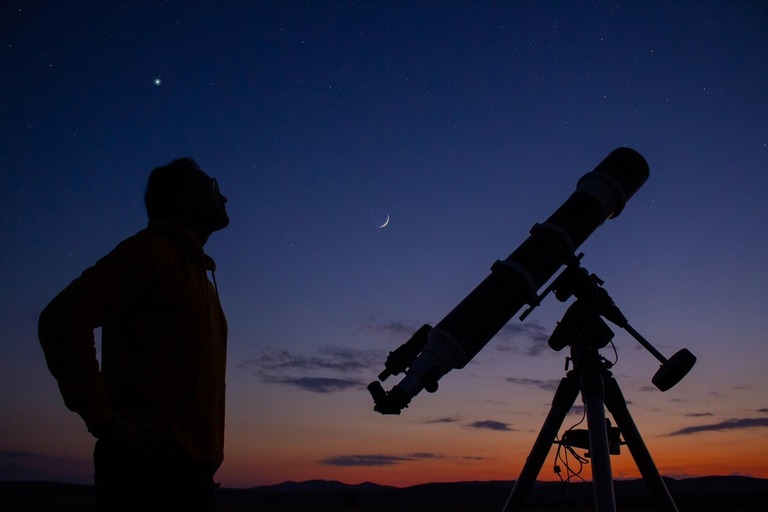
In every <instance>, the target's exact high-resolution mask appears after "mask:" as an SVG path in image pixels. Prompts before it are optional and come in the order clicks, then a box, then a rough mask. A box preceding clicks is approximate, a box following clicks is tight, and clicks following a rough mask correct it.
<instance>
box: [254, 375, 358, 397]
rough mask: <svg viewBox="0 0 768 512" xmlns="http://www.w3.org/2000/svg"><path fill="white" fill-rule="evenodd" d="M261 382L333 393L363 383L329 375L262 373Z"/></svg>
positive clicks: (314, 391)
mask: <svg viewBox="0 0 768 512" xmlns="http://www.w3.org/2000/svg"><path fill="white" fill-rule="evenodd" d="M261 380H262V382H266V383H268V384H283V385H286V386H293V387H296V388H300V389H303V390H304V391H311V392H313V393H323V394H325V393H333V392H335V391H344V390H345V389H350V388H362V387H363V386H364V385H365V383H364V382H363V381H362V380H358V379H334V378H330V377H276V376H274V375H263V376H262V377H261Z"/></svg>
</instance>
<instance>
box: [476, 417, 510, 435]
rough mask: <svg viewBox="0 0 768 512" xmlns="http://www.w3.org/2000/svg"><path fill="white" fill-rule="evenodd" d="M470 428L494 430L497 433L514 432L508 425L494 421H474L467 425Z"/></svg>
mask: <svg viewBox="0 0 768 512" xmlns="http://www.w3.org/2000/svg"><path fill="white" fill-rule="evenodd" d="M467 426H468V427H470V428H477V429H485V430H495V431H497V432H514V430H515V429H513V428H511V427H510V426H509V424H508V423H502V422H501V421H495V420H484V421H475V422H473V423H470V424H469V425H467Z"/></svg>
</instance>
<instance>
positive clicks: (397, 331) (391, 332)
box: [361, 319, 421, 343]
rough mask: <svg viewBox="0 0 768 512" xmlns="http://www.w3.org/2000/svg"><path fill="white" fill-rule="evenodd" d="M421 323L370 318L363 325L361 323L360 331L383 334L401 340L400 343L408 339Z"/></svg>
mask: <svg viewBox="0 0 768 512" xmlns="http://www.w3.org/2000/svg"><path fill="white" fill-rule="evenodd" d="M420 327H421V324H416V323H415V322H414V323H405V322H385V321H381V320H375V319H371V320H369V321H368V322H367V323H366V324H365V325H363V327H362V329H361V331H363V332H368V333H374V334H384V335H385V336H386V337H387V338H390V339H396V340H401V343H405V342H406V341H408V340H409V339H410V338H411V336H413V333H415V332H416V331H417V330H419V328H420Z"/></svg>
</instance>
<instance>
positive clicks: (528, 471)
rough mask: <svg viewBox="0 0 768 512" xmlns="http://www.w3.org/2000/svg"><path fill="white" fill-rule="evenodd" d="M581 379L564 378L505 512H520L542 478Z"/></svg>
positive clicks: (505, 507)
mask: <svg viewBox="0 0 768 512" xmlns="http://www.w3.org/2000/svg"><path fill="white" fill-rule="evenodd" d="M577 380H578V379H576V378H573V377H570V376H568V377H564V378H563V379H561V380H560V384H559V385H558V386H557V391H555V396H554V398H553V399H552V407H550V409H549V414H547V418H546V419H545V420H544V425H543V426H542V427H541V431H540V432H539V435H538V437H537V438H536V442H535V443H534V444H533V448H532V449H531V453H530V455H528V458H527V459H526V460H525V465H523V470H522V472H521V473H520V476H519V477H518V479H517V482H515V486H514V487H513V488H512V493H511V494H510V495H509V498H508V499H507V503H506V504H505V505H504V509H503V512H512V511H516V510H520V509H521V507H522V506H523V503H524V502H525V499H526V498H527V497H528V493H529V492H530V490H531V487H533V484H534V483H535V482H536V477H538V476H539V471H541V467H542V465H543V464H544V460H545V459H546V458H547V454H549V450H550V448H552V443H553V442H554V441H555V438H556V437H557V431H558V429H560V426H561V425H562V424H563V420H565V416H566V415H567V414H568V411H570V410H571V407H573V403H574V402H575V401H576V397H577V396H578V395H579V385H578V382H577Z"/></svg>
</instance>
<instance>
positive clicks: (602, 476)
mask: <svg viewBox="0 0 768 512" xmlns="http://www.w3.org/2000/svg"><path fill="white" fill-rule="evenodd" d="M581 386H582V396H583V398H584V409H585V411H586V413H587V429H588V431H589V456H590V458H591V459H592V487H593V488H594V493H595V510H597V512H615V511H616V498H615V496H614V493H613V473H612V471H611V454H610V450H609V448H608V429H607V427H606V424H605V407H604V404H603V396H604V389H603V372H602V370H601V369H600V368H597V367H594V368H587V369H585V370H584V372H583V374H582V383H581Z"/></svg>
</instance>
